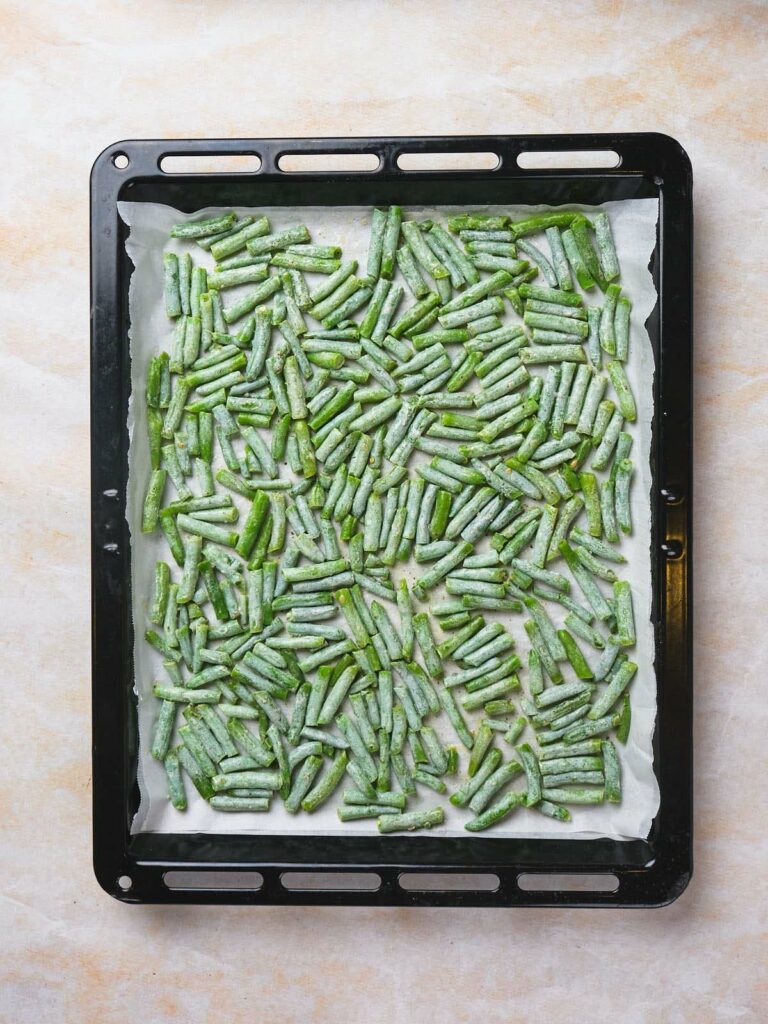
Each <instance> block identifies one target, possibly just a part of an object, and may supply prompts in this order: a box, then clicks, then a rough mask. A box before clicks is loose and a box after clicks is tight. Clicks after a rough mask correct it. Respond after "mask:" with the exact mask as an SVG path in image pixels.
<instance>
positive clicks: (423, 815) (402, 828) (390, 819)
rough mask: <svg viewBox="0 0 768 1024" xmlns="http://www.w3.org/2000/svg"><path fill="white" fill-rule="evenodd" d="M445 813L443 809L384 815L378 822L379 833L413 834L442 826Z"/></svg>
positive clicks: (435, 808) (436, 808) (434, 808)
mask: <svg viewBox="0 0 768 1024" xmlns="http://www.w3.org/2000/svg"><path fill="white" fill-rule="evenodd" d="M444 820H445V812H444V811H443V808H442V807H433V808H432V809H431V810H428V811H410V812H408V813H405V814H382V816H381V817H380V818H379V820H378V828H379V832H382V833H389V832H413V831H414V830H416V829H422V828H433V827H434V826H435V825H442V824H443V821H444Z"/></svg>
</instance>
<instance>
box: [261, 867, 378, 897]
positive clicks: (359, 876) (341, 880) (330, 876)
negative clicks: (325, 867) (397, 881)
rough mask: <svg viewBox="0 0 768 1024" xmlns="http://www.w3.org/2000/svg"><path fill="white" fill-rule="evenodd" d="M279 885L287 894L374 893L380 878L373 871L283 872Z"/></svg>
mask: <svg viewBox="0 0 768 1024" xmlns="http://www.w3.org/2000/svg"><path fill="white" fill-rule="evenodd" d="M280 884H281V885H282V887H283V888H284V889H287V890H288V892H344V891H346V892H355V891H356V892H376V890H377V889H380V888H381V877H380V876H379V875H377V874H376V873H375V872H374V871H284V872H283V874H282V875H281V876H280Z"/></svg>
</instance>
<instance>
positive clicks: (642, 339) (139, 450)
mask: <svg viewBox="0 0 768 1024" xmlns="http://www.w3.org/2000/svg"><path fill="white" fill-rule="evenodd" d="M572 208H574V209H575V208H577V207H572ZM118 209H119V212H120V216H121V217H122V218H123V220H124V221H125V223H126V224H128V225H129V227H130V236H129V238H128V240H127V242H126V250H127V253H128V255H129V257H130V259H131V261H132V263H133V265H134V267H135V271H134V273H133V276H132V278H131V285H130V296H129V312H130V331H129V338H130V347H131V384H132V388H131V400H130V405H129V413H128V430H129V435H130V439H131V444H130V454H129V479H128V495H127V518H128V524H129V528H130V532H131V565H132V602H133V619H134V623H135V627H136V628H135V641H134V666H135V681H134V685H135V689H136V692H137V694H138V700H139V735H140V753H139V784H140V789H141V804H140V807H139V811H138V813H137V814H136V816H135V818H134V821H133V823H132V831H133V832H141V831H152V832H240V833H260V834H301V833H312V834H314V835H332V834H344V835H352V834H371V833H374V832H376V823H375V821H373V820H372V821H361V822H353V823H348V824H345V825H342V824H341V823H340V822H339V820H338V818H337V816H336V805H337V803H338V801H339V794H340V790H338V791H337V795H336V798H335V799H331V800H330V801H328V803H327V804H326V805H325V806H324V807H321V808H320V809H318V810H317V811H315V813H314V814H312V815H308V814H303V813H302V814H298V815H291V814H289V813H288V812H286V811H285V809H284V807H283V806H282V803H281V801H280V800H279V799H276V800H275V801H274V802H273V805H272V810H270V812H269V813H268V814H225V813H221V812H217V811H214V810H213V809H212V808H211V807H210V805H209V804H207V803H206V802H205V801H204V800H202V799H201V798H200V797H199V796H198V794H197V792H196V791H195V790H194V788H193V786H192V785H191V783H189V781H188V780H187V795H188V800H189V808H188V809H187V811H186V812H184V813H180V812H178V811H176V810H174V809H173V807H171V805H170V803H169V801H168V798H167V790H166V780H165V772H164V769H163V766H162V764H161V763H159V762H158V761H156V760H154V759H153V758H152V757H151V756H150V754H149V745H150V742H151V735H152V729H153V727H154V723H155V720H156V717H157V714H158V711H159V707H160V702H159V701H158V700H157V699H156V698H155V697H154V696H153V694H152V684H153V681H154V680H156V679H162V680H164V679H165V673H164V670H163V668H162V663H161V662H162V659H161V657H160V656H159V655H158V654H157V652H155V651H154V650H153V649H152V648H150V647H149V645H148V644H147V643H146V642H145V641H144V638H143V634H144V630H145V628H146V627H147V621H148V620H147V610H148V605H149V602H150V601H151V595H152V589H153V578H154V565H155V562H156V561H157V560H158V559H165V560H166V561H169V562H172V560H171V558H170V554H169V552H168V550H167V546H166V543H165V539H164V537H163V535H162V534H161V533H160V532H159V531H158V532H156V533H155V534H152V535H146V534H142V533H141V529H140V523H141V512H142V504H143V499H144V492H145V488H146V482H147V479H148V475H149V454H148V446H147V441H146V436H147V434H146V403H145V380H146V372H147V366H148V363H149V360H150V358H151V357H152V356H153V355H154V354H156V353H157V352H159V351H161V350H163V349H165V350H166V351H169V350H170V344H171V333H172V329H173V327H172V323H171V322H170V321H169V320H168V318H167V317H166V314H165V308H164V301H163V266H162V257H163V253H164V252H166V251H176V252H178V253H181V252H183V251H184V250H185V249H187V248H188V247H189V244H190V243H188V242H186V243H185V242H182V241H181V240H175V239H169V237H168V235H169V230H170V227H171V225H173V224H175V223H178V222H180V221H183V220H186V219H191V218H189V217H188V215H186V214H183V213H181V212H180V211H178V210H176V209H173V208H172V207H169V206H163V205H160V204H154V203H125V202H121V203H119V204H118ZM229 209H231V208H230V207H227V208H226V209H224V208H221V207H210V208H208V209H205V210H198V211H196V212H195V213H194V215H192V216H193V217H194V218H195V219H198V218H201V217H212V216H216V215H217V214H220V213H224V212H227V210H229ZM473 209H474V208H473ZM547 209H550V208H549V207H545V206H505V207H487V208H485V209H484V210H483V212H487V213H506V214H509V215H510V216H511V217H512V218H513V219H518V218H522V217H526V216H530V215H531V214H532V213H536V212H539V211H543V210H547ZM553 209H556V208H553ZM578 209H583V210H584V211H585V212H586V213H587V214H589V212H590V211H592V212H595V211H597V210H598V209H604V210H606V211H607V212H608V214H609V216H610V219H611V226H612V229H613V234H614V239H615V242H616V248H617V251H618V255H619V261H620V264H621V284H622V288H623V289H624V291H625V292H626V294H628V295H629V297H630V298H631V300H632V315H631V335H630V337H631V341H630V355H629V362H628V365H627V373H628V376H629V380H630V383H631V385H632V389H633V392H634V395H635V399H636V401H637V406H638V421H637V423H635V424H627V425H625V428H624V429H625V430H628V431H629V432H630V433H632V435H633V436H634V445H633V449H632V455H631V457H632V459H633V461H634V463H635V466H636V470H635V479H634V483H633V488H632V516H633V522H634V533H633V535H632V536H631V537H628V538H622V542H621V547H622V551H623V552H624V554H625V555H626V556H627V559H628V563H627V565H625V566H621V567H620V569H621V575H622V576H623V577H624V578H626V579H629V580H630V582H631V584H632V590H633V595H634V608H635V619H636V629H637V647H636V649H635V651H634V653H633V655H632V657H633V660H635V661H637V663H638V666H639V671H638V673H637V675H636V677H635V679H634V680H633V682H632V684H631V691H632V729H631V733H630V738H629V742H628V743H627V745H626V746H625V747H622V746H621V744H617V748H618V751H619V756H620V758H621V766H622V787H623V796H622V802H621V803H620V804H603V805H600V806H594V807H592V806H587V807H580V806H578V805H571V806H570V811H571V815H572V819H573V820H572V822H571V823H570V824H567V825H564V824H562V823H560V822H555V821H552V820H551V819H549V818H546V817H544V816H543V815H542V814H539V813H537V812H536V811H534V810H533V809H525V808H521V809H519V810H517V811H515V813H513V814H512V815H510V816H509V817H508V818H507V819H506V820H505V821H504V822H502V823H501V824H499V825H497V826H495V827H494V828H493V829H490V830H489V831H487V832H483V833H482V836H483V837H497V838H499V837H507V838H508V837H510V836H518V837H522V836H526V837H531V838H537V837H551V838H555V837H557V838H570V839H575V838H579V839H589V838H594V837H595V836H608V837H610V838H613V839H631V838H643V839H644V838H645V837H646V836H647V835H648V832H649V830H650V827H651V823H652V820H653V817H654V816H655V814H656V811H657V810H658V806H659V789H658V784H657V781H656V777H655V775H654V771H653V751H652V737H653V730H654V722H655V718H656V676H655V669H654V629H653V624H652V622H651V553H650V543H651V519H650V488H651V468H650V462H649V457H650V441H651V428H652V416H653V377H654V359H653V352H652V349H651V343H650V339H649V337H648V334H647V332H646V330H645V327H644V324H645V321H646V319H647V317H648V315H649V314H650V312H651V310H652V309H653V307H654V305H655V303H656V298H657V296H656V291H655V288H654V285H653V281H652V278H651V275H650V273H649V271H648V263H649V259H650V256H651V253H652V251H653V248H654V246H655V244H656V222H657V218H658V202H657V200H655V199H628V200H622V201H618V202H610V203H605V204H603V205H602V206H601V207H590V206H580V207H578ZM460 212H463V211H462V210H461V209H460V208H455V207H436V208H434V209H432V208H404V214H405V216H416V217H419V218H423V217H433V218H434V217H439V218H440V219H441V220H443V221H444V220H445V219H446V218H447V217H448V216H450V215H451V214H454V213H460ZM237 213H238V214H240V215H241V216H244V215H246V214H258V215H261V214H265V215H266V216H267V217H268V218H269V221H270V225H271V227H272V230H276V231H277V230H281V229H283V228H286V227H289V226H291V225H293V224H297V223H305V224H307V225H308V227H309V229H310V232H311V234H312V241H313V242H316V243H319V244H333V245H341V246H343V250H344V258H345V259H349V258H356V259H357V260H358V261H359V263H360V267H361V269H362V272H363V273H364V270H365V264H366V257H367V250H368V240H369V235H370V214H371V211H370V208H368V207H366V208H356V207H312V206H302V207H300V208H291V207H259V208H257V209H254V208H246V207H241V208H238V209H237ZM534 241H537V239H536V238H535V237H534ZM543 248H544V250H545V251H547V249H546V245H544V246H543ZM192 251H193V259H194V260H195V263H196V264H203V265H206V266H209V267H212V266H213V259H212V257H211V256H210V255H209V254H208V253H206V252H204V251H203V250H202V249H200V248H199V247H198V246H194V247H193V250H192ZM316 280H317V279H316V278H314V277H310V286H311V287H312V286H313V284H314V281H316ZM538 283H542V282H541V277H539V279H538ZM246 287H252V286H246ZM225 294H226V299H225V301H226V302H231V301H232V298H231V296H234V295H235V294H236V292H235V290H232V291H230V292H227V293H225ZM585 298H586V302H587V303H588V304H591V303H598V304H599V303H600V301H601V299H602V295H601V293H599V292H597V291H595V292H593V293H592V294H588V295H586V297H585ZM534 372H537V371H536V368H534ZM610 394H611V390H610V387H609V390H608V392H607V395H610ZM416 454H417V455H418V453H416ZM168 486H170V484H169V485H168ZM233 497H234V499H235V501H236V502H237V503H238V504H240V505H241V509H243V510H245V508H247V504H248V503H247V502H246V501H245V500H243V501H242V502H241V501H240V500H239V498H238V496H237V495H233ZM241 522H242V515H241ZM486 546H487V542H486ZM483 549H484V548H483V547H482V546H480V545H479V546H478V550H483ZM424 568H425V567H418V566H416V564H415V563H414V562H411V563H409V564H403V563H397V565H396V566H395V568H394V571H393V576H395V577H399V576H400V575H403V574H404V575H405V576H406V577H407V578H408V579H409V581H410V580H413V579H414V578H415V577H416V576H418V575H419V574H420V573H422V572H423V571H424ZM369 596H370V595H369ZM445 596H446V595H445V593H444V592H443V591H441V590H440V588H436V589H435V590H434V591H432V592H431V599H432V600H435V601H438V600H442V599H443V598H444V597H445ZM574 596H575V598H576V599H577V600H581V594H580V593H579V592H578V588H576V589H575V590H574ZM388 611H390V614H391V616H392V617H393V619H394V621H397V612H396V610H394V609H390V608H388ZM547 611H548V612H549V614H550V616H551V618H552V619H553V621H555V623H556V624H557V625H558V627H559V626H560V625H561V624H562V620H563V618H564V614H560V613H564V612H565V609H562V608H560V606H558V605H554V604H552V603H548V604H547ZM484 614H486V618H488V619H490V618H493V617H494V616H493V615H489V614H488V613H484ZM503 621H504V622H505V624H506V625H507V628H508V630H509V632H510V633H511V634H512V635H513V636H514V637H515V638H516V639H517V640H518V651H519V652H520V653H521V654H522V656H523V664H524V665H525V662H526V657H525V652H527V650H528V641H527V637H526V635H525V632H524V630H523V628H522V623H523V621H524V620H523V616H520V615H511V616H506V617H505V618H504V619H503ZM435 633H436V636H437V638H438V640H439V635H440V631H439V628H438V627H435ZM580 646H582V649H583V650H584V651H585V653H586V654H587V657H588V658H590V660H592V661H593V663H594V661H595V660H596V657H597V656H596V654H595V652H592V651H591V649H590V648H588V647H587V646H586V645H585V644H582V643H581V642H580ZM526 677H527V672H526V669H525V668H522V669H521V678H522V680H523V689H525V686H526ZM517 692H518V693H519V691H517ZM510 696H511V698H512V699H513V700H515V699H516V695H515V693H514V692H513V693H512V694H511V695H510ZM465 717H466V718H467V720H468V721H469V724H470V726H471V727H473V728H474V726H475V724H476V722H477V720H478V719H479V718H480V717H482V714H481V712H474V713H466V714H465ZM430 723H431V724H433V725H434V727H435V729H436V730H437V732H438V734H439V735H440V736H441V739H442V740H443V741H444V742H445V743H453V744H456V745H457V746H458V749H459V751H460V757H461V767H460V777H461V776H465V774H466V771H465V770H466V764H467V759H468V754H467V752H466V751H465V750H464V748H463V747H462V746H461V745H460V744H458V743H457V741H456V738H455V735H454V733H453V731H452V729H451V726H450V723H449V722H448V721H447V719H446V716H445V715H440V716H432V717H431V718H430ZM524 738H530V732H526V734H525V737H524ZM497 742H501V741H500V740H499V741H497ZM501 746H502V747H506V745H505V744H503V743H501ZM511 753H512V751H511V748H510V749H508V750H506V751H505V757H508V756H509V755H510V754H511ZM448 782H449V790H452V788H454V786H455V785H457V784H458V783H455V782H454V781H453V780H448ZM438 802H439V803H440V804H441V805H442V806H443V807H444V808H445V812H446V820H445V825H444V826H443V827H441V828H435V829H432V831H431V833H430V834H431V835H441V834H442V835H461V836H464V837H466V836H468V835H470V833H468V832H466V831H465V830H464V828H463V824H464V822H465V821H466V820H468V818H469V816H470V815H469V813H468V812H467V811H466V809H458V808H454V807H453V805H452V804H450V803H449V802H448V799H447V797H439V796H438V795H437V794H434V793H432V792H430V791H427V792H426V794H425V793H424V791H423V789H420V791H419V795H418V796H417V797H414V798H411V799H409V802H408V809H409V810H411V809H414V810H415V809H419V808H421V807H428V806H433V805H435V804H436V803H438Z"/></svg>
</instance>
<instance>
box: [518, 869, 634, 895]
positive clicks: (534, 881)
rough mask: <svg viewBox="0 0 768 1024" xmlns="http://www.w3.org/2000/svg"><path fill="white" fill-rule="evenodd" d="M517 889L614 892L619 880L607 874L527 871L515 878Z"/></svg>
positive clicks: (530, 890) (525, 890)
mask: <svg viewBox="0 0 768 1024" xmlns="http://www.w3.org/2000/svg"><path fill="white" fill-rule="evenodd" d="M517 887H518V889H522V890H523V892H616V890H617V889H618V888H619V880H618V878H617V877H616V875H614V874H610V873H607V872H603V873H601V874H592V873H591V872H586V871H585V872H579V873H578V874H570V875H552V874H549V873H546V872H534V871H529V872H526V873H525V874H523V875H518V876H517Z"/></svg>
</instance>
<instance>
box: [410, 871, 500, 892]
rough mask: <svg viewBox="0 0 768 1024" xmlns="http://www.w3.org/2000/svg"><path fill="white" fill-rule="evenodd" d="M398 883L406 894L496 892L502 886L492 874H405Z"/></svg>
mask: <svg viewBox="0 0 768 1024" xmlns="http://www.w3.org/2000/svg"><path fill="white" fill-rule="evenodd" d="M397 881H398V885H399V886H400V888H401V889H405V891H406V892H495V891H496V890H497V889H498V888H499V886H500V885H501V881H500V879H499V876H498V875H495V874H492V873H490V872H487V873H485V874H479V873H474V872H466V873H463V874H462V873H459V872H456V871H440V872H437V871H433V872H421V871H414V872H403V874H401V875H400V876H399V877H398V879H397Z"/></svg>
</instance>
